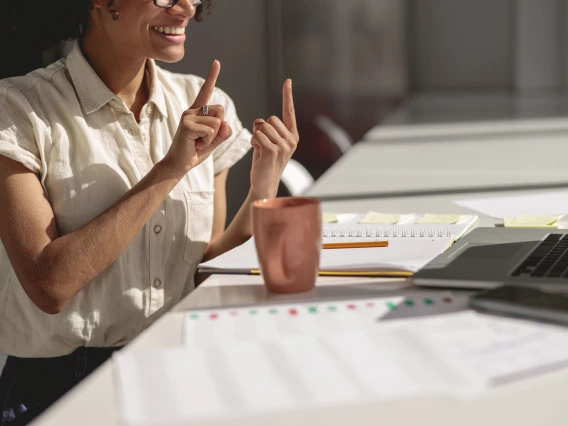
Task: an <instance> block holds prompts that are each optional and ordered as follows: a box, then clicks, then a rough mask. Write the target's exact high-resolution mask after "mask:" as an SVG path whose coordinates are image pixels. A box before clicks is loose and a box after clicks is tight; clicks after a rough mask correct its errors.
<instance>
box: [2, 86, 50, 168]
mask: <svg viewBox="0 0 568 426" xmlns="http://www.w3.org/2000/svg"><path fill="white" fill-rule="evenodd" d="M9 89H10V87H1V86H0V155H3V156H4V157H7V158H10V159H12V160H14V161H17V162H18V163H21V164H22V165H23V166H24V167H26V168H28V169H29V170H31V171H32V172H34V173H41V172H42V165H41V160H40V153H39V149H38V146H37V143H36V141H35V137H34V131H33V125H32V123H31V121H30V118H28V117H29V114H26V112H25V111H26V108H25V102H23V99H18V97H15V98H9V97H8V90H9ZM22 98H23V97H22ZM30 109H31V108H30Z"/></svg>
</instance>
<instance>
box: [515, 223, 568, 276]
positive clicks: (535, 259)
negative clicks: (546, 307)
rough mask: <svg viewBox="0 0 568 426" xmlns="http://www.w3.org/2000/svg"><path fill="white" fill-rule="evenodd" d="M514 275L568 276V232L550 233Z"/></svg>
mask: <svg viewBox="0 0 568 426" xmlns="http://www.w3.org/2000/svg"><path fill="white" fill-rule="evenodd" d="M512 275H513V276H521V275H528V276H531V277H546V278H568V234H550V235H548V237H546V238H545V239H544V240H543V241H542V242H541V243H540V244H539V245H538V247H537V248H536V249H535V250H534V251H533V252H532V253H531V254H530V255H529V257H527V258H526V259H525V261H524V262H523V263H522V264H521V266H519V267H518V268H517V269H516V270H515V272H513V274H512Z"/></svg>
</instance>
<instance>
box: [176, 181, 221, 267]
mask: <svg viewBox="0 0 568 426" xmlns="http://www.w3.org/2000/svg"><path fill="white" fill-rule="evenodd" d="M213 194H214V191H188V192H185V193H184V196H185V203H186V204H185V213H186V242H185V251H184V255H183V258H184V260H185V261H186V262H187V263H189V264H190V265H197V264H198V263H199V262H201V259H202V258H203V254H204V253H205V248H206V247H207V245H208V244H209V241H211V234H212V232H213Z"/></svg>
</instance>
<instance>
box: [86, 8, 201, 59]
mask: <svg viewBox="0 0 568 426" xmlns="http://www.w3.org/2000/svg"><path fill="white" fill-rule="evenodd" d="M93 3H94V5H95V8H96V9H97V11H96V12H98V15H99V16H100V21H101V22H100V25H101V26H102V31H103V32H104V33H105V35H106V36H107V37H108V39H109V40H110V41H111V42H112V44H113V48H115V49H117V50H119V51H120V52H121V54H123V55H128V56H132V57H134V58H144V57H145V58H153V59H159V60H161V61H164V62H177V61H180V60H181V59H182V58H183V55H184V53H185V50H184V42H185V27H186V26H187V24H188V22H189V20H190V19H191V18H193V16H194V15H195V12H196V8H195V6H193V3H194V0H179V2H178V3H177V4H176V5H175V6H174V7H172V8H170V9H161V8H158V7H156V6H155V5H154V2H153V0H120V1H119V2H118V1H117V9H118V10H119V11H120V14H121V15H120V18H119V19H118V20H114V19H113V18H112V14H111V13H109V12H108V9H107V6H106V5H107V0H100V2H99V1H95V2H93ZM168 33H169V34H168Z"/></svg>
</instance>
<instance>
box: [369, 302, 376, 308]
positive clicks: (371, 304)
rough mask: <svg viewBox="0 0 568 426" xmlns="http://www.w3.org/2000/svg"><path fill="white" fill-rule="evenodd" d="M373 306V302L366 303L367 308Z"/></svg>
mask: <svg viewBox="0 0 568 426" xmlns="http://www.w3.org/2000/svg"><path fill="white" fill-rule="evenodd" d="M373 306H375V304H374V303H373V302H369V303H367V308H372V307H373Z"/></svg>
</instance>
